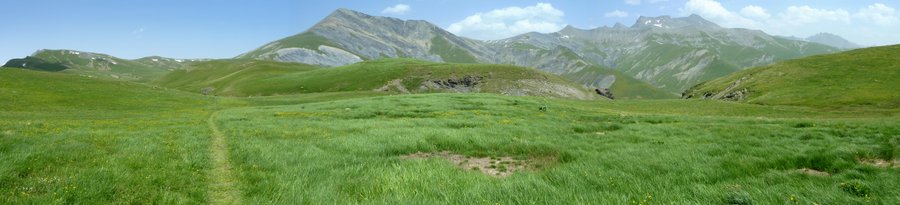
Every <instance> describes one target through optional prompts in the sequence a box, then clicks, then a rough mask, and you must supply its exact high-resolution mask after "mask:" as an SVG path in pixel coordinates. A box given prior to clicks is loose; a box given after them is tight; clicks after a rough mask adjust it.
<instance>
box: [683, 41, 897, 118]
mask: <svg viewBox="0 0 900 205" xmlns="http://www.w3.org/2000/svg"><path fill="white" fill-rule="evenodd" d="M898 62H900V45H894V46H884V47H875V48H866V49H858V50H853V51H847V52H843V53H837V54H828V55H819V56H812V57H807V58H802V59H797V60H789V61H784V62H781V63H777V64H774V65H770V66H763V67H758V68H753V69H748V70H744V71H740V72H737V73H734V74H731V75H728V76H726V77H722V78H719V79H715V80H712V81H709V82H706V83H702V84H700V85H697V86H695V87H693V88H691V89H690V90H688V91H686V92H685V97H688V96H690V97H693V98H703V97H704V96H707V98H714V99H723V98H726V96H728V95H730V94H732V93H736V92H737V93H740V92H744V91H745V92H744V93H746V94H744V95H745V96H746V97H744V99H740V100H741V101H744V102H749V103H758V104H776V105H803V106H817V107H818V106H824V107H840V106H874V107H884V108H896V107H900V90H898V89H897V88H898V87H900V81H898V80H897V79H900V63H898Z"/></svg>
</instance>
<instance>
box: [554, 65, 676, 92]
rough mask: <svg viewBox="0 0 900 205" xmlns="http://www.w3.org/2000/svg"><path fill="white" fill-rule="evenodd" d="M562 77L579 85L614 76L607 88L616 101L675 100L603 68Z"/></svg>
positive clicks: (651, 86)
mask: <svg viewBox="0 0 900 205" xmlns="http://www.w3.org/2000/svg"><path fill="white" fill-rule="evenodd" d="M562 76H563V77H565V78H567V79H572V80H573V81H575V82H576V83H580V84H594V83H597V81H598V80H599V81H602V79H596V78H595V76H615V78H614V79H615V81H614V82H613V83H612V85H611V86H609V89H610V91H612V93H613V95H614V96H615V98H616V99H667V98H676V96H675V95H674V94H671V93H668V92H666V91H664V90H662V89H659V88H657V87H655V86H653V85H650V84H648V83H646V82H643V81H640V80H638V79H634V78H632V77H631V76H628V75H625V74H623V73H621V72H619V71H616V70H613V69H608V68H603V67H600V66H591V67H588V68H584V69H582V70H581V71H578V72H574V73H569V74H563V75H562Z"/></svg>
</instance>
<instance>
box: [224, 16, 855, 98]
mask: <svg viewBox="0 0 900 205" xmlns="http://www.w3.org/2000/svg"><path fill="white" fill-rule="evenodd" d="M839 50H840V49H838V48H835V47H830V46H825V45H822V44H818V43H809V42H806V41H798V40H791V39H787V38H782V37H774V36H771V35H768V34H766V33H764V32H762V31H758V30H748V29H731V28H722V27H719V26H718V25H716V24H715V23H712V22H710V21H707V20H705V19H703V18H701V17H700V16H697V15H691V16H688V17H683V18H671V17H669V16H661V17H641V18H639V19H638V20H637V22H636V23H635V24H634V25H632V26H631V27H625V26H624V25H621V24H620V25H617V26H614V27H604V28H597V29H590V30H584V29H578V28H574V27H571V26H570V27H566V28H565V29H563V30H561V31H559V32H555V33H549V34H542V33H527V34H522V35H519V36H515V37H512V38H509V39H503V40H495V41H478V40H472V39H468V38H464V37H459V36H456V35H453V34H452V33H449V32H447V31H445V30H443V29H441V28H440V27H437V26H435V25H433V24H430V23H428V22H426V21H419V20H406V21H404V20H400V19H396V18H389V17H377V16H370V15H366V14H363V13H359V12H356V11H351V10H347V9H339V10H337V11H335V12H333V13H332V14H331V15H329V16H328V17H326V18H325V19H324V20H322V21H321V22H319V23H318V24H316V25H315V26H313V27H312V28H310V29H309V30H307V31H305V32H303V33H300V34H298V35H295V36H291V37H287V38H284V39H281V40H278V41H275V42H272V43H269V44H266V45H264V46H262V47H260V48H258V49H256V50H253V51H250V52H247V53H245V54H242V55H240V56H238V58H252V59H269V60H278V61H287V62H301V63H307V64H314V65H325V66H339V65H346V64H351V63H355V62H359V61H363V60H367V59H377V58H394V57H407V58H417V59H424V60H430V61H438V62H459V63H499V64H514V65H519V66H528V67H533V68H537V69H540V70H544V71H547V72H550V73H554V74H557V75H561V76H565V77H567V78H569V79H570V80H574V81H577V82H580V83H583V84H584V85H586V86H589V87H598V88H606V87H612V86H613V84H615V83H616V82H617V81H620V80H621V79H625V78H636V79H639V80H640V81H643V82H645V83H649V84H651V85H653V87H657V88H661V89H663V90H665V91H667V92H669V93H680V92H681V91H683V90H684V89H686V88H688V87H690V86H692V85H694V84H697V83H699V82H703V81H706V80H710V79H713V78H716V77H721V76H724V75H727V74H730V73H732V72H735V71H738V70H741V69H743V68H747V67H752V66H759V65H766V64H770V63H772V62H775V61H778V60H784V59H792V58H799V57H804V56H809V55H814V54H822V53H832V52H837V51H839Z"/></svg>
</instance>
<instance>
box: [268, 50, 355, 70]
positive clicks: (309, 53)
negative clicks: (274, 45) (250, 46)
mask: <svg viewBox="0 0 900 205" xmlns="http://www.w3.org/2000/svg"><path fill="white" fill-rule="evenodd" d="M276 53H277V56H276V57H275V60H277V61H281V62H297V61H302V62H304V63H306V64H310V65H322V66H341V65H346V64H348V63H358V62H362V58H359V56H356V55H354V54H353V53H350V52H347V51H344V50H342V49H340V48H335V47H331V46H325V45H320V46H319V49H318V50H310V49H306V48H283V49H279V50H278V51H276Z"/></svg>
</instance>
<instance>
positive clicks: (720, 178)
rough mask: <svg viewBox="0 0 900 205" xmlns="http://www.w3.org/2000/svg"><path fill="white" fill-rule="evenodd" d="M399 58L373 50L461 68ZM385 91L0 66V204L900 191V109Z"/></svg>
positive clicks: (709, 199) (845, 200)
mask: <svg viewBox="0 0 900 205" xmlns="http://www.w3.org/2000/svg"><path fill="white" fill-rule="evenodd" d="M250 62H252V61H250ZM391 62H392V63H391V64H386V63H385V62H369V63H375V64H382V66H385V67H386V66H395V67H396V66H400V65H406V66H401V67H402V68H405V69H402V71H406V72H408V73H409V72H413V71H417V69H422V70H428V69H425V68H427V67H428V66H436V67H442V66H448V64H433V63H423V62H418V61H405V60H396V61H391ZM215 63H217V62H212V64H210V66H213V65H215ZM218 63H223V62H218ZM450 65H452V64H450ZM418 67H423V68H418ZM351 68H352V67H351ZM478 68H479V67H478V66H474V67H469V68H467V69H475V70H476V71H477V70H478ZM244 69H247V68H244ZM344 69H349V68H344ZM354 69H363V70H362V71H377V70H381V69H375V68H374V67H372V66H359V67H357V68H354ZM365 69H373V70H365ZM447 69H448V70H449V69H450V68H447ZM234 70H241V69H239V68H234ZM275 70H277V69H275ZM320 70H325V69H311V70H309V71H304V72H296V73H295V74H294V73H291V74H288V75H301V74H304V73H311V72H320ZM387 70H392V69H387ZM249 71H256V70H248V71H246V72H249ZM338 71H340V70H338ZM350 71H360V70H348V71H346V72H350ZM210 72H212V71H210ZM234 72H238V71H234ZM342 72H343V71H342ZM423 72H426V74H427V72H432V76H436V75H438V74H435V73H438V72H443V70H441V69H438V70H436V71H435V70H433V69H432V70H428V71H423ZM457 72H459V71H458V70H457ZM226 73H228V72H224V73H223V74H219V75H225V76H227V75H228V74H226ZM232 73H233V72H232ZM517 73H521V72H517ZM341 74H344V73H341ZM387 74H389V73H380V72H368V73H367V74H362V73H361V74H359V75H365V76H375V77H373V78H377V76H382V75H387ZM538 74H540V73H538ZM335 75H337V74H335ZM441 75H444V74H441ZM496 75H498V74H495V77H494V78H495V79H497V78H499V77H497V76H496ZM314 76H316V77H329V76H328V75H325V74H315V75H314ZM389 76H393V75H389ZM413 76H415V75H413ZM331 77H334V76H331ZM226 79H231V78H230V77H229V78H226ZM500 79H506V78H500ZM234 81H239V79H234ZM256 82H267V81H256ZM377 82H378V81H374V80H373V81H372V82H368V81H365V82H362V83H370V84H371V85H377V84H378V83H377ZM404 82H406V81H404ZM322 83H325V82H322ZM401 84H402V83H401ZM306 85H312V84H306ZM342 86H347V85H342ZM345 88H346V87H345ZM348 90H349V89H348ZM372 93H385V92H371V91H366V92H315V93H309V94H297V95H281V96H267V97H253V98H245V97H235V98H231V97H209V96H201V95H199V94H196V93H190V92H184V91H180V90H175V89H165V88H160V87H153V86H150V85H146V84H139V83H133V82H127V81H120V80H109V79H98V78H90V77H84V76H78V75H70V74H64V73H55V72H40V71H31V70H24V69H14V68H0V99H3V100H0V185H2V186H0V204H55V203H63V204H93V203H102V204H208V203H215V202H221V201H220V200H221V199H222V198H219V197H220V196H221V195H218V193H220V192H219V191H218V190H220V189H222V187H226V188H227V189H230V190H234V191H235V194H233V195H228V196H230V197H233V198H231V199H235V201H240V202H243V203H247V204H257V203H262V204H267V203H268V204H271V203H275V204H316V203H327V204H347V203H378V204H380V203H387V204H405V203H423V202H424V203H438V204H440V203H451V204H479V203H485V202H486V203H491V204H521V203H538V204H552V203H579V202H584V203H592V202H597V201H603V202H608V203H612V204H629V203H632V204H634V203H644V204H649V203H660V204H669V203H674V204H683V203H699V204H792V203H797V204H861V203H874V204H889V203H891V202H893V201H898V200H900V198H898V197H900V195H898V194H897V193H900V184H898V183H895V181H896V179H897V178H898V172H897V169H898V168H900V166H898V165H900V162H898V160H897V156H900V138H898V136H900V128H898V127H897V126H896V125H897V123H898V122H900V118H898V117H900V116H898V113H900V112H898V110H897V109H893V110H885V109H873V110H869V109H849V110H841V111H837V112H835V111H830V109H821V108H808V107H796V106H764V105H754V104H743V103H729V102H720V101H694V100H621V101H619V100H617V101H582V100H569V99H547V98H541V97H528V96H524V97H523V96H504V95H497V94H489V93H429V94H416V95H394V96H375V97H371V96H372V95H373V94H372ZM376 95H377V94H376ZM222 141H224V142H222ZM223 152H224V154H221V153H223ZM217 153H220V154H217ZM429 153H432V156H431V157H427V156H428V155H427V154H429ZM222 156H225V157H224V159H223V158H222ZM223 160H224V161H225V162H230V164H231V166H223V165H221V163H222V161H223ZM454 160H456V161H454ZM673 161H677V162H679V163H671V162H673ZM482 162H483V163H484V164H481V165H477V166H474V165H472V164H473V163H482ZM892 163H893V164H892ZM470 165H472V166H474V167H466V166H470ZM223 167H230V169H229V170H230V172H228V173H231V174H222V173H223V172H222V171H221V170H222V169H224V168H223ZM523 167H524V168H523ZM476 168H477V169H476ZM492 171H493V172H496V173H500V174H491V172H492ZM501 175H502V176H501ZM223 177H224V178H223ZM223 179H229V180H228V181H227V182H229V183H227V184H226V185H222V184H220V183H218V182H221V181H222V180H223ZM309 187H315V189H314V191H310V190H311V189H310V188H309ZM226 202H227V201H226Z"/></svg>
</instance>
